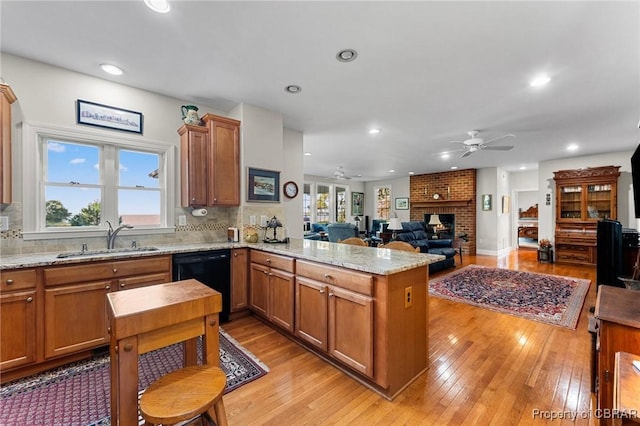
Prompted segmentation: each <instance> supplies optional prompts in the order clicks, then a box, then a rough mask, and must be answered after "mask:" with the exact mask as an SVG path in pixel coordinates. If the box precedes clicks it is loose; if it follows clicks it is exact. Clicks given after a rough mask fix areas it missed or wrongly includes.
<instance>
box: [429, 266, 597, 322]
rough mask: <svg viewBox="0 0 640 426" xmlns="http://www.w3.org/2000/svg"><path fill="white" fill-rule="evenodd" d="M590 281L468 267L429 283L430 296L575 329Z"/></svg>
mask: <svg viewBox="0 0 640 426" xmlns="http://www.w3.org/2000/svg"><path fill="white" fill-rule="evenodd" d="M590 284H591V281H589V280H585V279H580V278H572V277H561V276H557V275H548V274H537V273H533V272H521V271H512V270H509V269H499V268H487V267H482V266H477V265H471V266H467V267H465V268H462V269H460V270H457V271H455V272H453V273H452V274H449V275H445V276H443V277H438V278H435V279H433V280H430V281H429V293H430V294H432V295H434V296H438V297H443V298H445V299H449V300H453V301H455V302H462V303H467V304H469V305H474V306H479V307H481V308H487V309H491V310H492V311H497V312H501V313H504V314H510V315H515V316H518V317H523V318H527V319H530V320H534V321H540V322H544V323H547V324H553V325H557V326H560V327H566V328H570V329H575V328H576V325H577V324H578V318H579V317H580V312H581V311H582V305H583V303H584V299H585V297H586V295H587V291H588V290H589V285H590Z"/></svg>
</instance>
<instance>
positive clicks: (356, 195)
mask: <svg viewBox="0 0 640 426" xmlns="http://www.w3.org/2000/svg"><path fill="white" fill-rule="evenodd" d="M363 214H364V192H352V193H351V215H352V216H362V215H363Z"/></svg>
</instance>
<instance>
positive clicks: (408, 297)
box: [404, 287, 413, 308]
mask: <svg viewBox="0 0 640 426" xmlns="http://www.w3.org/2000/svg"><path fill="white" fill-rule="evenodd" d="M412 298H413V287H405V289H404V307H405V308H410V307H411V305H412V304H413V299H412Z"/></svg>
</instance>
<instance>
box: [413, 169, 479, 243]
mask: <svg viewBox="0 0 640 426" xmlns="http://www.w3.org/2000/svg"><path fill="white" fill-rule="evenodd" d="M409 190H410V194H409V200H410V206H411V210H410V212H409V214H410V218H411V220H415V221H423V220H424V215H425V214H454V215H455V223H456V225H455V232H456V236H459V235H460V234H463V233H466V234H467V236H468V242H466V243H463V252H464V253H468V254H471V255H475V254H476V169H465V170H455V171H451V172H441V173H429V174H424V175H414V176H411V177H410V178H409ZM436 194H437V195H436Z"/></svg>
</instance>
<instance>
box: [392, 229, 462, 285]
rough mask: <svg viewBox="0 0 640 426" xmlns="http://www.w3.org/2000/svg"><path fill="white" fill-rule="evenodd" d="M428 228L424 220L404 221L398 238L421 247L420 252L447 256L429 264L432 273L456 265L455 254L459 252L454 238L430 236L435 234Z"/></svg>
mask: <svg viewBox="0 0 640 426" xmlns="http://www.w3.org/2000/svg"><path fill="white" fill-rule="evenodd" d="M427 229H428V228H427V225H426V223H424V222H402V230H401V231H398V233H397V236H396V240H397V241H405V242H407V243H409V244H411V245H412V246H414V247H420V253H430V254H441V255H443V256H445V259H444V260H441V261H439V262H435V263H431V264H430V265H429V273H430V274H432V273H434V272H438V271H441V270H443V269H446V268H452V267H454V266H455V263H456V261H455V256H456V254H457V253H458V252H457V251H456V249H454V248H453V240H451V239H432V238H429V237H430V235H431V236H432V235H433V234H432V233H429V232H428V231H427Z"/></svg>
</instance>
